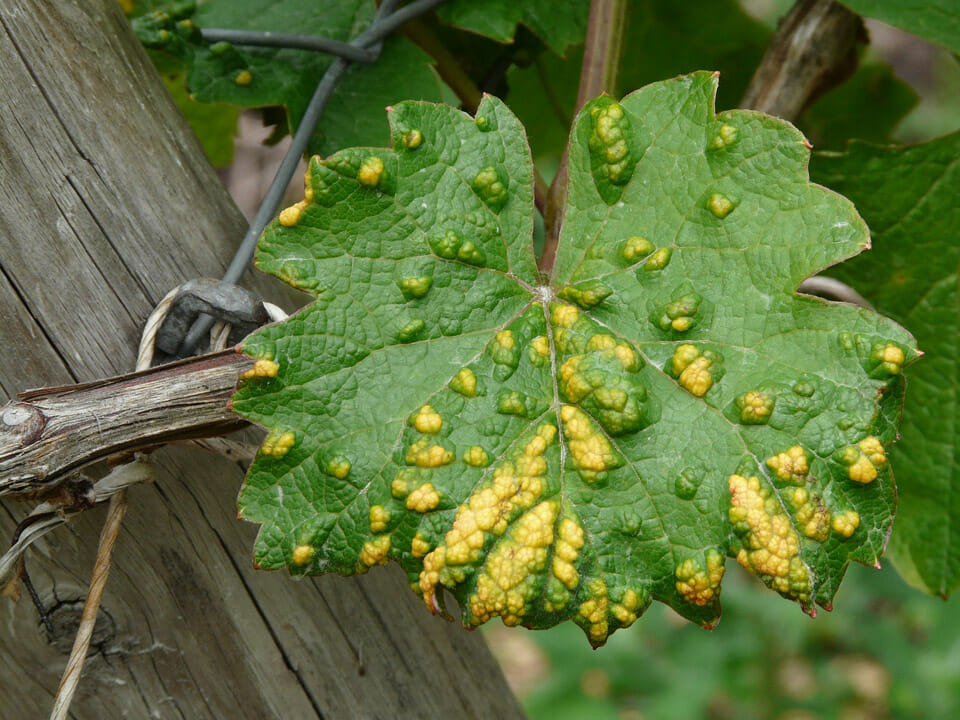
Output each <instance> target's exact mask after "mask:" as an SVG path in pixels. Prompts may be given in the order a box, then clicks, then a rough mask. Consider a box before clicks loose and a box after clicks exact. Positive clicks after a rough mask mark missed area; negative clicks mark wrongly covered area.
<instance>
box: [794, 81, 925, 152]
mask: <svg viewBox="0 0 960 720" xmlns="http://www.w3.org/2000/svg"><path fill="white" fill-rule="evenodd" d="M916 104H917V94H916V93H915V92H914V91H913V90H912V89H911V88H910V86H909V85H907V84H906V83H904V82H903V81H902V80H900V79H899V78H898V77H897V76H896V75H894V73H893V70H891V68H890V67H889V66H887V65H882V64H879V63H865V64H863V65H861V66H860V67H859V68H857V72H856V73H854V75H853V77H851V78H850V79H849V80H847V81H846V82H845V83H843V84H842V85H840V86H839V87H836V88H833V89H832V90H830V91H829V92H827V93H826V94H825V95H824V96H823V97H821V98H820V99H818V100H817V102H816V103H815V104H814V105H813V106H812V107H811V108H810V109H809V110H808V111H807V112H805V113H804V115H803V117H802V118H801V120H800V121H799V123H798V125H799V127H800V128H801V129H802V130H803V133H804V135H806V136H807V138H809V140H810V142H811V143H813V146H814V147H815V148H816V149H817V150H842V149H843V147H844V145H846V142H847V140H850V139H852V138H857V139H859V140H868V141H870V142H876V143H880V142H885V141H887V140H889V138H890V135H891V133H892V132H893V130H894V128H896V126H897V125H898V124H899V123H900V121H902V120H903V118H904V117H905V116H906V115H907V113H909V112H910V111H911V110H912V109H913V108H914V106H915V105H916Z"/></svg>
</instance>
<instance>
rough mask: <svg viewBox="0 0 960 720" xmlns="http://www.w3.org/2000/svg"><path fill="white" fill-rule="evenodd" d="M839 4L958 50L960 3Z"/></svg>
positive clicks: (885, 0) (878, 0)
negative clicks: (959, 4)
mask: <svg viewBox="0 0 960 720" xmlns="http://www.w3.org/2000/svg"><path fill="white" fill-rule="evenodd" d="M843 4H844V5H846V6H848V7H849V8H850V9H851V10H853V11H854V12H856V13H860V14H861V15H864V16H866V17H871V18H876V19H877V20H882V21H883V22H885V23H889V24H890V25H895V26H896V27H898V28H902V29H903V30H906V31H907V32H912V33H914V34H916V35H919V36H920V37H924V38H926V39H927V40H933V42H935V43H940V44H941V45H943V46H944V47H945V48H947V49H948V50H951V51H952V52H955V53H960V6H958V5H957V3H956V1H955V0H896V2H890V1H889V0H843Z"/></svg>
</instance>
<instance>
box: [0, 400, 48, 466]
mask: <svg viewBox="0 0 960 720" xmlns="http://www.w3.org/2000/svg"><path fill="white" fill-rule="evenodd" d="M46 424H47V419H46V418H45V417H44V415H43V413H42V412H40V411H39V410H38V409H37V408H35V407H34V406H33V405H29V404H27V403H24V402H18V401H13V402H9V403H7V404H6V405H5V406H4V407H3V408H2V409H0V457H2V455H3V454H5V453H7V452H10V451H13V450H19V449H20V448H22V447H25V446H27V445H29V444H31V443H34V442H36V441H37V440H39V439H40V433H41V432H43V427H44V425H46Z"/></svg>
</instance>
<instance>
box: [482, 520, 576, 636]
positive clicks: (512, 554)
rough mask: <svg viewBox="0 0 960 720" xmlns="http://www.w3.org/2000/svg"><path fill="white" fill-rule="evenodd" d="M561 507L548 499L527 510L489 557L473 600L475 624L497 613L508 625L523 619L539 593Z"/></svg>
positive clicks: (483, 621) (495, 615)
mask: <svg viewBox="0 0 960 720" xmlns="http://www.w3.org/2000/svg"><path fill="white" fill-rule="evenodd" d="M558 509H559V503H557V502H555V501H553V502H551V501H547V502H542V503H540V504H539V505H537V506H536V507H535V508H533V509H532V510H530V511H528V512H526V513H524V514H523V515H521V516H520V519H519V520H517V522H516V524H515V525H514V527H513V529H512V530H511V531H510V534H509V535H508V536H507V537H506V538H504V539H503V540H501V541H500V542H499V543H498V544H497V545H496V547H495V548H494V549H493V551H492V552H491V553H490V554H489V555H488V556H487V561H486V562H485V563H484V566H483V570H482V572H481V573H480V575H479V576H478V578H477V591H476V593H475V594H474V595H471V596H470V599H469V609H470V615H471V623H473V624H481V623H485V622H486V621H487V620H489V619H490V618H492V617H497V616H500V617H502V618H503V622H504V624H506V625H516V624H517V623H519V622H520V620H521V619H522V618H523V616H524V615H525V614H526V611H527V604H528V603H529V602H530V601H531V600H533V599H534V598H535V596H536V594H537V589H538V584H539V583H538V579H539V575H540V573H542V571H543V569H544V567H545V566H546V563H547V549H548V548H549V546H550V545H551V544H552V543H553V524H554V521H555V520H556V517H557V511H558Z"/></svg>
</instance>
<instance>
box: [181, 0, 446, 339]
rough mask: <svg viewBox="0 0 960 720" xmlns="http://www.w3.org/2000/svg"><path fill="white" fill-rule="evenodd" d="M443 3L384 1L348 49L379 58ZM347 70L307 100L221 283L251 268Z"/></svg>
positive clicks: (193, 335) (200, 324) (346, 63)
mask: <svg viewBox="0 0 960 720" xmlns="http://www.w3.org/2000/svg"><path fill="white" fill-rule="evenodd" d="M443 2H445V0H415V2H412V3H410V4H409V5H406V6H405V7H402V8H400V9H399V10H396V11H395V12H394V10H395V8H396V7H397V5H399V0H384V1H383V2H382V3H381V4H380V7H379V9H378V10H377V15H376V17H375V18H374V21H373V23H372V24H371V25H370V27H369V28H368V29H367V30H365V31H364V32H362V33H360V34H359V35H357V37H355V38H354V39H353V40H351V41H350V43H349V45H350V46H352V47H354V48H358V49H361V50H363V51H365V52H370V53H371V54H372V55H373V59H374V60H375V59H376V58H377V57H379V55H380V43H381V42H382V41H383V39H384V38H385V37H387V36H388V35H390V34H391V33H392V32H394V31H395V30H397V29H398V28H400V27H401V26H402V25H403V24H404V23H407V22H409V21H410V20H413V19H414V18H416V17H419V16H420V15H422V14H423V13H425V12H429V11H430V10H432V9H433V8H435V7H437V6H438V5H441V4H442V3H443ZM349 67H350V60H348V59H346V58H344V57H338V58H337V59H336V60H334V61H333V63H332V64H331V65H330V67H329V68H327V71H326V72H325V73H324V75H323V77H322V78H321V79H320V82H319V84H318V85H317V89H316V90H315V91H314V93H313V97H312V98H311V99H310V104H309V105H307V110H306V112H305V113H304V114H303V118H302V119H301V120H300V125H299V127H298V128H297V131H296V133H294V136H293V142H291V143H290V148H289V149H288V150H287V153H286V155H284V157H283V161H282V162H281V163H280V167H279V168H278V169H277V173H276V175H274V178H273V182H272V183H271V184H270V188H269V189H268V190H267V193H266V195H265V196H264V198H263V202H262V203H261V204H260V208H259V209H258V210H257V214H256V215H255V216H254V218H253V222H251V223H250V227H249V229H248V230H247V232H246V234H245V235H244V237H243V240H242V241H241V242H240V246H239V247H238V248H237V251H236V253H235V254H234V256H233V260H232V261H231V262H230V265H229V267H228V268H227V270H226V272H225V273H224V274H223V279H224V281H226V282H230V283H236V282H238V281H239V280H240V278H241V277H242V276H243V273H244V272H245V271H246V269H247V268H248V267H249V266H250V261H251V260H252V259H253V255H254V252H255V251H256V247H257V240H258V239H259V238H260V235H261V234H262V233H263V231H264V228H266V227H267V225H268V224H269V223H270V221H271V220H272V219H273V218H274V217H275V216H276V214H277V211H278V210H279V209H280V203H281V202H282V200H283V194H284V191H285V190H286V188H287V186H288V185H289V184H290V180H291V178H293V173H294V172H295V171H296V168H297V163H298V162H299V161H300V158H301V156H302V155H303V154H304V153H305V152H306V150H307V145H308V144H309V142H310V137H311V136H312V135H313V131H314V128H315V127H316V125H317V122H318V121H319V120H320V116H321V115H322V114H323V111H324V110H325V109H326V107H327V103H328V102H329V100H330V97H331V95H333V91H334V90H335V89H336V87H337V84H338V83H339V82H340V80H341V79H342V78H343V76H344V73H346V71H347V69H348V68H349ZM212 325H213V318H211V317H209V316H208V315H201V316H200V317H199V318H197V320H196V321H195V322H194V323H193V326H192V327H191V328H190V331H189V332H188V333H187V335H186V337H185V338H184V340H183V342H182V343H181V345H180V352H179V355H180V356H186V355H189V354H190V352H192V350H193V348H194V347H196V345H197V343H199V342H200V340H201V339H203V338H204V337H206V334H207V332H208V331H209V330H210V327H211V326H212Z"/></svg>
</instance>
